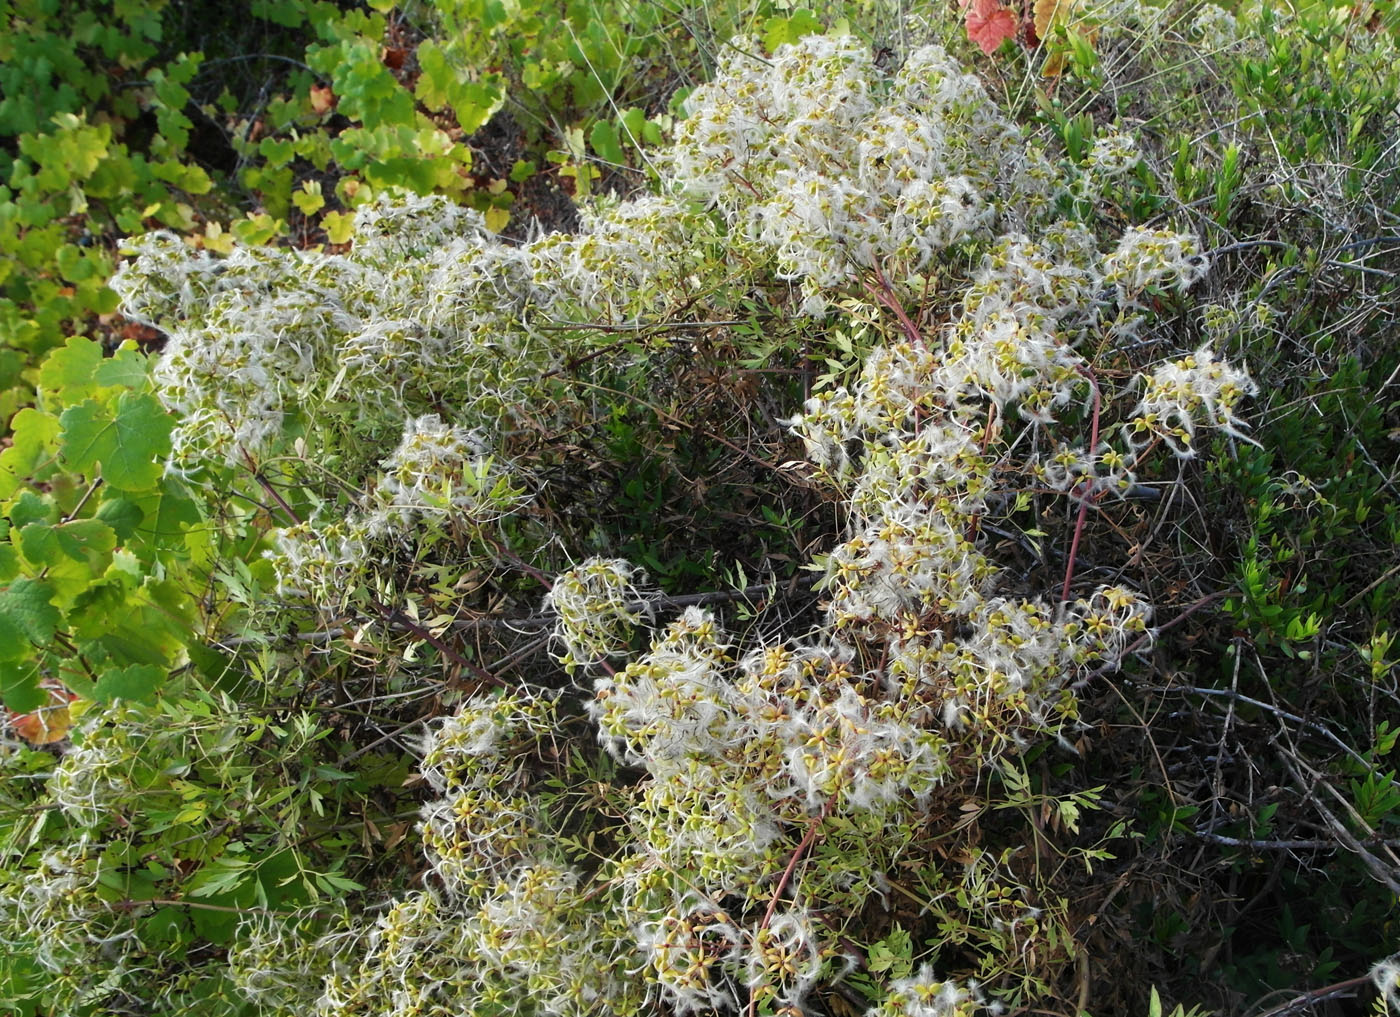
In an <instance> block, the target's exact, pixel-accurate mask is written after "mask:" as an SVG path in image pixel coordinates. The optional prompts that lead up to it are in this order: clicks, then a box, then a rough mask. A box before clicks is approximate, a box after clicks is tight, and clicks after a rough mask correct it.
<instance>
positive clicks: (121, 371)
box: [93, 341, 151, 389]
mask: <svg viewBox="0 0 1400 1017" xmlns="http://www.w3.org/2000/svg"><path fill="white" fill-rule="evenodd" d="M150 367H151V362H150V359H149V358H148V357H147V356H146V354H144V353H142V352H141V350H140V349H139V348H137V346H136V344H135V343H134V342H130V341H128V342H124V343H122V345H121V348H120V349H118V350H117V352H116V353H113V354H112V355H111V356H110V357H107V358H106V359H104V360H103V361H102V363H100V364H98V365H97V370H96V371H94V372H93V381H95V382H97V384H99V385H110V386H114V387H119V388H134V389H139V388H141V387H143V386H144V385H145V384H146V376H147V372H148V371H149V370H150Z"/></svg>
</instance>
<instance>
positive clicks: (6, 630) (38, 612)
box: [0, 579, 62, 660]
mask: <svg viewBox="0 0 1400 1017" xmlns="http://www.w3.org/2000/svg"><path fill="white" fill-rule="evenodd" d="M52 598H53V587H52V585H51V584H49V583H46V582H44V581H42V580H39V579H17V580H15V581H14V582H13V583H11V584H10V585H9V586H8V587H7V588H6V589H4V590H0V660H22V659H24V658H25V657H27V656H28V655H29V644H30V643H39V644H43V643H47V642H48V641H49V640H50V639H52V638H53V634H54V630H55V629H57V628H58V623H59V622H60V621H62V615H60V614H59V612H58V608H56V607H54V606H53V604H51V603H50V600H51V599H52Z"/></svg>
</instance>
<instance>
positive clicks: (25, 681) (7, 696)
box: [0, 660, 49, 713]
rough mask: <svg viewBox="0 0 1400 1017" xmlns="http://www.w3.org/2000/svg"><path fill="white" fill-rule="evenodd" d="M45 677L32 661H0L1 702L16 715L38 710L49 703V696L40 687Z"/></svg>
mask: <svg viewBox="0 0 1400 1017" xmlns="http://www.w3.org/2000/svg"><path fill="white" fill-rule="evenodd" d="M42 678H43V675H42V674H40V672H39V665H38V663H37V662H35V661H32V660H25V661H19V662H16V661H8V660H0V700H3V701H4V703H5V707H6V709H9V710H13V711H14V712H15V713H28V712H29V711H31V710H37V709H39V707H41V706H44V705H46V704H47V703H48V701H49V694H48V692H46V691H45V690H44V689H42V688H40V687H39V682H40V680H41V679H42Z"/></svg>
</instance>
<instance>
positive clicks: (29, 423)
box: [0, 407, 60, 498]
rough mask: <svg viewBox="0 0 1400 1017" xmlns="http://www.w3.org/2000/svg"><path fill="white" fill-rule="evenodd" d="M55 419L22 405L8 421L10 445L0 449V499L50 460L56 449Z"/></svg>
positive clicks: (57, 424) (56, 420) (16, 488)
mask: <svg viewBox="0 0 1400 1017" xmlns="http://www.w3.org/2000/svg"><path fill="white" fill-rule="evenodd" d="M59 428H60V425H59V422H58V418H57V417H55V416H54V415H53V414H51V413H44V412H43V411H42V410H36V409H34V408H33V407H25V408H24V409H22V410H20V411H19V412H18V413H16V414H15V415H14V417H13V418H12V419H11V420H10V434H11V444H10V447H9V448H7V449H5V451H4V452H0V498H8V497H9V496H10V495H12V494H13V493H14V492H15V491H17V490H19V488H20V487H21V485H22V484H23V483H24V482H25V481H26V480H28V479H30V478H31V477H33V476H35V475H36V474H38V473H40V472H41V471H42V470H43V469H44V468H45V467H47V466H48V465H49V464H50V462H51V461H52V459H53V457H54V455H55V453H56V452H57V448H58V433H59Z"/></svg>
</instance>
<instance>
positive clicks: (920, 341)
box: [865, 265, 924, 349]
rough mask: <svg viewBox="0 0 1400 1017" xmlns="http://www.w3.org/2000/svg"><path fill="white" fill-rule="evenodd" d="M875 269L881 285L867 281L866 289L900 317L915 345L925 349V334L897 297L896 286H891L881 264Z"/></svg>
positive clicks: (910, 339)
mask: <svg viewBox="0 0 1400 1017" xmlns="http://www.w3.org/2000/svg"><path fill="white" fill-rule="evenodd" d="M873 271H874V273H875V280H876V281H877V282H878V283H879V284H880V285H879V287H878V288H876V287H875V286H872V285H871V284H870V283H869V282H868V281H867V282H866V284H865V288H866V290H867V291H868V292H869V293H870V294H871V296H873V297H874V298H875V299H876V300H878V301H879V302H880V303H882V304H884V305H885V306H886V307H888V308H889V309H890V310H891V311H893V312H894V316H895V317H896V318H898V319H899V325H900V328H902V329H904V335H905V336H906V337H907V338H908V339H909V341H910V342H912V343H913V344H914V345H915V346H917V347H919V348H920V349H923V347H924V334H923V333H922V332H920V331H919V326H918V325H916V324H914V321H913V319H912V318H910V317H909V315H908V313H906V312H905V310H904V305H903V304H901V303H900V302H899V300H898V299H897V298H896V297H895V294H894V287H893V286H891V285H890V281H889V280H888V279H886V278H885V273H884V272H882V271H881V270H880V266H878V265H876V266H875V267H874V269H873Z"/></svg>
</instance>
